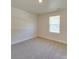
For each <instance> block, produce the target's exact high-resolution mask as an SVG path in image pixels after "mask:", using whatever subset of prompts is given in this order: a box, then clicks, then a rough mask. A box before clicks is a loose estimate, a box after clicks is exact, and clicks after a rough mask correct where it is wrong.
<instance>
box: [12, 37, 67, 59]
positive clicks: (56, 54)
mask: <svg viewBox="0 0 79 59" xmlns="http://www.w3.org/2000/svg"><path fill="white" fill-rule="evenodd" d="M11 54H12V58H11V59H67V55H66V45H64V44H60V43H57V42H53V41H51V40H47V39H41V38H36V39H30V40H27V41H25V42H22V43H18V44H15V45H12V52H11Z"/></svg>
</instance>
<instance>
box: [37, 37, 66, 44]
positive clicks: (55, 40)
mask: <svg viewBox="0 0 79 59" xmlns="http://www.w3.org/2000/svg"><path fill="white" fill-rule="evenodd" d="M38 37H40V38H44V39H49V40H53V41H55V42H59V43H63V44H65V45H67V42H65V41H61V40H57V39H51V38H48V37H45V36H38Z"/></svg>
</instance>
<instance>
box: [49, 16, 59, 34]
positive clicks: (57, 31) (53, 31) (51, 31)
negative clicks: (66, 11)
mask: <svg viewBox="0 0 79 59" xmlns="http://www.w3.org/2000/svg"><path fill="white" fill-rule="evenodd" d="M52 17H53V19H52V20H54V17H58V18H59V19H58V24H50V20H51V18H52ZM55 21H56V20H55ZM55 21H54V23H57V22H55ZM51 25H57V26H58V30H56V31H55V29H56V28H55V27H54V29H53V30H51V29H50V26H51ZM52 27H53V26H52ZM49 32H50V33H60V15H56V16H50V17H49Z"/></svg>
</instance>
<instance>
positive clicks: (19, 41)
mask: <svg viewBox="0 0 79 59" xmlns="http://www.w3.org/2000/svg"><path fill="white" fill-rule="evenodd" d="M33 38H36V37H29V38H26V39H22V40H18V41H15V42H11V45H14V44H17V43H21V42H24V41H26V40H29V39H33Z"/></svg>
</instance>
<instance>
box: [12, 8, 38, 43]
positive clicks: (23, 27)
mask: <svg viewBox="0 0 79 59" xmlns="http://www.w3.org/2000/svg"><path fill="white" fill-rule="evenodd" d="M36 19H37V17H36V15H34V14H31V13H28V12H25V11H23V10H20V9H17V8H14V7H12V9H11V32H12V34H11V37H12V38H11V43H12V44H15V43H18V42H21V41H24V40H27V39H31V38H34V37H36V27H37V20H36Z"/></svg>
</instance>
